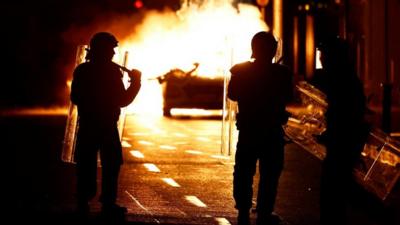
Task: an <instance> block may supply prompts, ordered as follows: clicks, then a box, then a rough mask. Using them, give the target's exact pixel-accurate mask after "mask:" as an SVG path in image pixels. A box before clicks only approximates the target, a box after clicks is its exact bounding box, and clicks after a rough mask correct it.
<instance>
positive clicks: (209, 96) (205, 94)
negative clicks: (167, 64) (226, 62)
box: [157, 63, 224, 116]
mask: <svg viewBox="0 0 400 225" xmlns="http://www.w3.org/2000/svg"><path fill="white" fill-rule="evenodd" d="M194 66H195V67H194V68H193V69H192V70H190V71H188V72H185V71H183V70H181V69H178V68H175V69H171V70H170V71H169V72H167V73H165V74H163V75H161V76H158V77H157V80H158V82H159V83H160V84H161V85H162V93H163V115H164V116H171V109H173V108H199V109H222V106H223V90H224V79H223V77H222V76H221V77H217V78H209V77H203V76H199V75H195V74H194V72H195V71H196V70H197V68H198V66H199V64H198V63H194Z"/></svg>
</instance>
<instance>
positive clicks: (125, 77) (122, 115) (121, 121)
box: [118, 51, 129, 139]
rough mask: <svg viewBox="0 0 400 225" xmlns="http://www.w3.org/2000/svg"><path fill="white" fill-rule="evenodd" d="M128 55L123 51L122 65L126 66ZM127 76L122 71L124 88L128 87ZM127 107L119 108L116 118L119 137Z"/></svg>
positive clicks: (122, 130)
mask: <svg viewBox="0 0 400 225" xmlns="http://www.w3.org/2000/svg"><path fill="white" fill-rule="evenodd" d="M128 55H129V52H128V51H125V53H124V57H123V59H122V66H124V67H125V68H126V66H127V64H128ZM128 80H129V76H128V75H127V74H126V73H125V72H124V73H123V78H122V81H123V83H124V86H125V89H126V88H128V86H129V81H128ZM126 108H127V107H123V108H121V113H120V115H119V119H118V132H119V138H120V139H122V136H123V132H124V126H125V119H126V110H127V109H126Z"/></svg>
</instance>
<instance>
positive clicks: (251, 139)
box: [228, 32, 293, 225]
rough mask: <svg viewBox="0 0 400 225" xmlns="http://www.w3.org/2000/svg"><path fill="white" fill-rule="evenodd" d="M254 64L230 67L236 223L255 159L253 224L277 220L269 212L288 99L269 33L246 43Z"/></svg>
mask: <svg viewBox="0 0 400 225" xmlns="http://www.w3.org/2000/svg"><path fill="white" fill-rule="evenodd" d="M251 47H252V51H253V54H252V57H253V58H254V62H245V63H241V64H237V65H235V66H233V67H232V68H231V73H232V77H231V80H230V82H229V86H228V97H229V98H230V99H231V100H233V101H237V102H238V106H239V113H238V115H237V123H236V125H237V129H238V130H239V139H238V143H237V149H236V156H235V166H234V173H233V195H234V199H235V202H236V206H235V207H236V208H237V209H238V212H239V213H238V224H239V225H247V224H249V210H250V208H251V207H252V194H253V190H252V184H253V176H254V174H255V171H256V165H257V160H258V162H259V173H260V180H259V185H258V195H257V224H259V225H260V224H278V223H279V218H278V217H277V216H276V215H275V214H273V209H274V204H275V198H276V194H277V187H278V181H279V177H280V174H281V171H282V169H283V159H284V152H283V150H284V139H283V138H284V132H283V128H282V125H283V124H285V123H286V122H287V119H288V115H287V113H286V111H285V106H286V105H287V104H288V103H289V102H290V101H291V100H292V96H293V87H292V77H293V76H292V72H291V71H290V70H289V68H288V67H286V66H283V65H280V64H277V63H272V59H273V57H274V56H275V53H276V50H277V41H276V40H275V38H274V36H273V35H272V34H271V33H269V32H259V33H257V34H256V35H254V37H253V39H252V41H251Z"/></svg>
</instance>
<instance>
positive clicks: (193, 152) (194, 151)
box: [185, 150, 203, 155]
mask: <svg viewBox="0 0 400 225" xmlns="http://www.w3.org/2000/svg"><path fill="white" fill-rule="evenodd" d="M185 152H186V153H189V154H193V155H201V154H203V152H202V151H197V150H186V151H185Z"/></svg>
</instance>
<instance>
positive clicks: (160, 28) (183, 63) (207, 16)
mask: <svg viewBox="0 0 400 225" xmlns="http://www.w3.org/2000/svg"><path fill="white" fill-rule="evenodd" d="M204 2H205V3H203V4H201V5H197V4H187V2H184V3H182V7H181V9H180V10H179V11H171V10H166V11H164V12H162V13H160V12H158V11H148V12H146V16H145V18H144V19H143V23H142V24H140V25H139V26H138V27H137V29H136V32H135V33H132V34H131V35H130V36H129V37H127V38H126V39H124V40H122V41H121V44H120V48H121V49H126V50H127V51H129V59H128V62H127V67H128V68H138V69H140V70H141V71H142V77H143V78H144V79H143V81H146V78H154V77H157V76H160V75H162V74H165V73H167V72H168V71H170V70H171V69H173V68H180V69H182V70H184V71H189V70H191V69H192V68H193V63H195V62H197V63H199V64H200V66H199V67H198V69H197V71H196V72H197V75H199V76H207V77H211V78H213V77H221V76H227V75H228V74H229V68H230V67H231V66H232V65H233V64H236V63H239V62H242V61H246V60H249V59H250V56H251V46H250V42H251V38H252V37H253V35H254V34H255V33H257V32H259V31H266V30H268V27H267V25H266V23H265V22H264V21H263V19H262V15H261V13H260V11H259V9H258V8H257V7H255V6H254V5H249V4H238V6H237V8H235V7H234V6H233V5H232V3H231V2H232V1H231V0H224V1H222V0H214V1H204ZM155 88H158V89H155ZM161 96H162V95H161V90H159V87H158V86H157V84H155V82H153V84H151V82H150V81H148V84H145V83H142V90H141V92H140V93H139V96H138V97H137V99H136V100H135V104H134V105H135V106H134V108H136V109H138V108H142V109H143V108H148V109H149V104H152V105H157V107H151V108H152V109H149V110H146V111H152V112H154V111H157V112H160V110H161V107H160V105H161V104H162V100H161ZM139 111H142V110H139Z"/></svg>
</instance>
